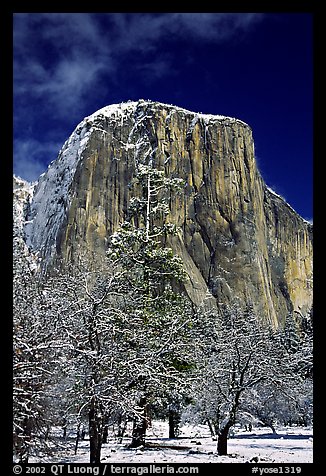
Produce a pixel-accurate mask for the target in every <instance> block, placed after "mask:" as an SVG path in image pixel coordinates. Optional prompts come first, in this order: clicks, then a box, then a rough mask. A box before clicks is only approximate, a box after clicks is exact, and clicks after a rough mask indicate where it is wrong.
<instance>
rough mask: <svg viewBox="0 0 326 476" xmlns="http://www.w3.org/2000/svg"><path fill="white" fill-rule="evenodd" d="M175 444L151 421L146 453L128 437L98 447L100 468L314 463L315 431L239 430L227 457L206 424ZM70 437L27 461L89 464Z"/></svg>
mask: <svg viewBox="0 0 326 476" xmlns="http://www.w3.org/2000/svg"><path fill="white" fill-rule="evenodd" d="M180 430H181V432H180V436H179V438H177V439H169V438H167V435H168V424H167V422H163V421H154V422H153V423H152V426H151V428H149V430H148V437H147V439H146V441H147V446H146V447H145V448H137V449H130V448H128V444H129V442H130V441H131V440H130V438H129V437H128V435H130V432H127V436H126V437H124V438H123V441H122V442H119V441H118V439H117V438H114V437H111V438H109V440H108V443H107V444H104V445H103V447H102V456H101V461H102V462H103V463H167V464H168V463H179V464H182V463H246V462H248V463H255V462H257V463H312V462H313V431H312V428H311V427H309V428H307V427H279V428H277V433H276V434H273V433H272V431H271V430H270V429H269V428H266V427H264V428H253V429H252V431H251V432H249V431H245V430H244V429H241V428H237V429H236V430H235V432H234V435H233V436H232V437H231V438H230V439H229V442H228V456H218V455H217V452H216V441H213V440H212V438H211V436H210V434H209V430H208V428H207V427H206V426H205V425H197V426H192V425H184V426H182V427H181V428H180ZM74 446H75V440H74V433H70V434H68V439H67V442H66V448H67V449H66V450H62V451H60V452H59V453H56V454H54V455H53V456H52V457H49V456H47V457H44V458H42V460H40V459H37V460H36V459H35V458H33V459H31V462H32V461H33V462H40V461H42V462H53V463H57V462H58V463H59V462H60V463H88V462H89V440H88V438H87V436H86V438H85V439H84V440H83V441H81V442H80V443H79V446H78V450H77V454H76V455H75V454H74V453H75V452H74Z"/></svg>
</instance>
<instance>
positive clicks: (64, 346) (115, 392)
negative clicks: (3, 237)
mask: <svg viewBox="0 0 326 476" xmlns="http://www.w3.org/2000/svg"><path fill="white" fill-rule="evenodd" d="M135 182H136V183H135V188H136V189H137V190H138V194H137V196H135V197H133V198H132V199H131V201H130V208H129V210H128V214H127V218H126V220H125V222H124V223H123V224H121V227H120V229H119V230H117V232H116V233H114V234H113V235H112V236H111V237H110V241H109V247H108V251H107V255H106V257H105V259H103V261H102V262H101V264H99V263H97V264H96V269H93V268H91V267H90V265H89V263H90V262H91V261H90V260H89V257H88V256H87V255H83V254H82V253H81V254H80V257H79V259H78V260H77V261H76V262H74V263H71V264H70V265H69V266H67V265H66V266H57V268H56V269H52V270H51V272H48V273H47V274H46V275H44V274H40V273H38V271H37V269H36V266H35V262H34V261H33V259H32V258H31V254H30V253H28V250H27V249H26V246H25V244H24V242H23V239H22V237H21V236H20V234H19V231H17V229H15V230H14V233H15V237H14V349H13V350H14V364H13V365H14V367H13V369H14V390H13V392H14V394H13V397H14V409H13V417H14V418H13V424H14V428H13V443H14V454H15V458H16V460H17V461H20V462H27V461H28V458H29V457H30V456H32V455H37V454H40V453H41V452H43V454H44V453H46V452H47V451H50V449H51V448H53V437H52V436H51V435H52V430H53V429H54V428H61V430H62V437H63V438H62V439H61V440H60V444H61V445H62V444H63V441H64V438H65V436H66V431H67V427H68V426H73V427H74V428H75V429H76V450H77V447H78V441H79V439H80V438H82V435H83V433H84V432H85V431H86V432H87V433H88V435H89V441H90V463H99V462H100V460H101V448H102V444H103V443H105V442H106V441H107V438H108V430H109V428H110V427H112V426H114V427H115V428H117V429H118V436H120V437H121V438H123V436H124V429H125V426H126V424H127V423H128V422H132V424H133V430H132V437H131V439H130V441H128V444H129V445H130V447H140V446H144V445H146V430H147V426H148V423H149V420H150V418H151V417H152V416H153V414H154V416H155V412H156V414H157V416H160V417H162V416H163V417H165V418H167V419H168V421H169V428H170V432H169V437H171V438H174V437H177V435H178V425H179V422H180V418H181V414H183V418H184V419H185V420H187V421H189V422H191V423H193V424H199V423H204V424H207V425H208V427H209V429H210V432H211V435H212V437H213V438H214V439H216V440H217V451H218V453H219V454H220V455H225V454H227V441H228V437H229V435H230V431H231V430H232V428H233V427H234V425H235V424H236V423H238V422H246V423H251V422H253V421H259V422H260V423H261V424H262V425H266V426H269V427H270V428H271V429H272V430H273V431H275V427H276V425H277V424H278V423H280V422H281V423H282V424H293V423H297V424H302V425H307V424H309V423H311V421H312V325H311V319H310V316H309V317H308V318H304V317H303V322H300V326H298V323H297V320H296V319H295V316H294V315H293V314H292V313H289V315H288V316H287V317H286V320H285V324H284V327H282V328H280V329H278V330H273V329H271V328H268V327H266V325H263V324H262V319H261V316H257V315H255V313H254V311H253V308H252V306H250V305H248V306H247V308H245V309H243V307H241V306H240V303H239V302H238V301H237V299H236V298H234V302H233V303H230V305H228V306H224V307H223V308H221V309H219V311H218V312H217V311H208V310H207V308H206V307H205V306H203V307H198V308H196V307H195V306H194V305H193V304H192V303H191V301H190V300H189V299H188V297H187V295H186V294H185V292H184V286H183V283H184V282H185V280H186V279H187V276H186V274H185V272H184V270H183V265H182V261H181V260H180V258H179V257H178V256H176V255H175V254H174V253H173V252H172V250H171V248H169V247H168V246H167V238H168V236H169V235H171V234H176V233H178V229H177V227H176V226H174V225H173V224H171V223H169V221H168V215H169V207H168V203H167V201H166V199H165V197H168V196H169V197H170V196H171V195H173V194H177V193H180V191H182V187H183V183H182V181H181V180H180V179H177V178H174V179H171V178H169V179H168V178H166V177H165V176H164V172H162V171H158V170H156V169H155V168H154V167H153V166H152V164H151V163H150V164H149V165H139V166H138V171H137V174H136V177H135ZM51 438H52V440H51Z"/></svg>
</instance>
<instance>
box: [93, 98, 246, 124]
mask: <svg viewBox="0 0 326 476" xmlns="http://www.w3.org/2000/svg"><path fill="white" fill-rule="evenodd" d="M142 105H150V106H151V107H152V108H153V109H155V108H165V109H170V110H171V112H173V111H175V112H178V113H182V114H187V115H188V114H190V115H193V116H195V117H198V118H201V119H203V120H204V121H205V122H212V121H225V120H227V121H231V122H239V123H241V124H244V125H245V126H248V124H246V123H245V122H243V121H241V120H240V119H237V118H235V117H229V116H221V115H215V114H203V113H201V112H200V113H199V112H194V111H189V110H188V109H184V108H182V107H179V106H174V105H173V104H164V103H161V102H155V101H151V100H144V99H140V100H139V101H127V102H122V103H119V104H111V105H109V106H105V107H102V108H101V109H99V110H98V111H96V112H94V113H93V114H91V115H90V116H88V117H86V118H85V119H86V120H90V121H91V120H93V119H95V118H96V117H97V116H99V115H104V116H107V117H110V116H113V115H117V116H121V115H123V114H125V113H128V112H135V110H136V109H137V107H139V106H142Z"/></svg>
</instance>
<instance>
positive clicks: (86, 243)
mask: <svg viewBox="0 0 326 476" xmlns="http://www.w3.org/2000/svg"><path fill="white" fill-rule="evenodd" d="M149 159H151V160H152V161H153V164H154V166H155V167H157V168H159V169H161V170H164V171H165V173H166V175H167V176H173V177H180V178H183V179H184V181H185V183H186V185H185V188H184V193H182V194H181V195H178V196H176V197H174V198H173V199H172V198H171V200H170V210H171V213H170V215H169V220H170V221H172V222H173V223H176V224H177V225H178V226H179V228H180V231H179V233H178V235H177V236H175V237H173V238H171V239H170V245H171V246H172V247H173V249H174V251H175V252H176V253H177V254H178V255H179V256H180V257H182V259H183V262H184V266H185V269H186V271H187V273H188V275H189V281H188V283H187V284H186V289H187V292H188V294H189V296H190V298H191V299H192V300H193V301H194V302H195V303H196V304H199V303H201V302H202V301H203V300H205V299H207V298H208V299H209V301H210V303H211V305H216V304H218V305H223V303H227V302H229V301H230V300H231V298H232V297H234V296H238V297H239V298H240V299H241V301H242V302H246V303H252V304H253V306H254V307H255V309H256V311H257V312H258V313H259V315H260V316H261V317H262V319H263V320H265V321H266V322H269V323H271V324H272V325H274V326H277V325H278V324H279V323H280V322H282V321H284V319H285V316H286V315H287V314H288V313H289V312H297V313H299V314H303V315H305V314H306V313H307V312H309V310H310V309H311V306H312V226H311V225H310V224H309V223H307V222H306V221H305V220H303V219H302V218H301V217H300V216H299V215H298V214H297V213H296V212H295V211H294V210H293V209H292V208H291V207H290V206H289V205H288V204H287V203H286V202H285V201H284V200H283V199H282V198H281V197H279V196H278V195H277V194H275V193H274V192H273V191H272V190H270V189H269V188H268V187H267V186H266V184H265V183H264V181H263V179H262V177H261V175H260V173H259V171H258V169H257V165H256V162H255V153H254V143H253V138H252V131H251V128H250V127H249V126H248V125H247V124H245V123H244V122H242V121H240V120H238V119H234V118H230V117H224V116H213V115H205V114H197V113H193V112H190V111H187V110H184V109H181V108H178V107H174V106H170V105H165V104H161V103H156V102H151V101H142V100H141V101H138V102H127V103H122V104H120V105H111V106H107V107H105V108H103V109H101V110H99V111H97V112H96V113H94V114H92V115H91V116H89V117H87V118H85V119H84V120H83V121H82V122H81V123H80V124H79V125H78V126H77V128H76V129H75V131H74V132H73V133H72V135H71V136H70V138H69V139H68V140H67V142H66V143H65V144H64V146H63V148H62V150H61V151H60V153H59V156H58V158H57V160H55V161H54V162H52V163H51V164H50V166H49V167H48V170H47V171H46V172H45V173H44V174H43V175H42V176H41V177H40V178H39V181H38V183H37V184H36V186H35V189H34V192H33V196H32V198H31V199H30V204H29V209H28V212H27V216H26V220H27V223H26V225H25V237H26V242H27V245H28V246H29V247H30V249H31V250H33V251H36V252H38V253H39V255H40V256H41V257H42V260H43V262H44V263H46V264H50V263H51V262H52V261H53V260H55V259H56V258H57V257H60V258H63V260H64V261H66V262H67V261H70V260H72V259H74V256H76V254H78V253H79V252H80V250H82V249H85V248H87V250H89V251H92V252H93V254H94V256H98V257H101V255H102V254H104V253H105V250H106V247H107V240H108V236H109V235H110V234H111V233H112V232H113V231H115V230H116V229H117V227H118V226H119V225H120V223H121V222H122V221H123V220H124V218H125V217H126V213H127V211H128V202H129V199H130V197H131V196H132V194H133V193H134V190H133V185H132V179H133V176H134V172H135V165H136V164H137V163H139V162H140V163H147V162H148V160H149Z"/></svg>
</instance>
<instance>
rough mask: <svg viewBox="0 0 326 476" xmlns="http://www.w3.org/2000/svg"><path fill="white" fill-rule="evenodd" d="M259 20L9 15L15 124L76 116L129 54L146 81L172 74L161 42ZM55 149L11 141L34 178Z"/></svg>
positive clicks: (245, 16) (216, 36)
mask: <svg viewBox="0 0 326 476" xmlns="http://www.w3.org/2000/svg"><path fill="white" fill-rule="evenodd" d="M260 18H261V14H251V13H239V14H233V13H229V14H225V13H161V14H156V13H155V14H153V13H133V14H128V13H112V14H108V13H102V14H91V13H26V14H25V13H18V14H14V97H15V124H16V127H19V128H21V127H23V128H25V131H26V129H27V128H29V130H30V133H31V134H32V133H33V127H34V124H35V123H36V122H37V121H40V120H44V118H46V117H47V116H49V117H51V120H52V124H53V120H58V121H59V122H64V120H65V119H66V118H67V116H69V118H70V121H74V120H75V119H76V121H77V120H79V119H80V113H81V112H84V111H85V104H86V103H87V99H88V98H89V97H91V98H93V99H94V97H95V96H96V97H97V98H99V97H101V93H102V92H103V96H106V95H107V94H106V93H107V90H108V88H110V87H111V88H114V87H115V86H116V85H117V84H118V81H119V78H120V77H121V75H122V74H123V71H124V69H125V68H128V67H129V64H130V60H132V63H133V68H134V72H136V74H138V75H139V77H141V78H142V80H143V82H144V83H145V84H150V83H151V82H154V81H156V80H157V79H160V78H162V77H166V76H167V75H172V74H175V71H174V69H173V68H172V67H171V64H172V61H173V49H172V50H170V51H165V50H164V49H162V44H164V41H166V42H171V44H173V43H172V42H173V41H174V40H175V39H182V40H184V41H186V42H187V41H188V42H191V41H201V42H214V43H217V42H221V41H225V40H226V39H228V38H230V37H232V35H237V34H238V33H239V31H243V32H244V31H247V30H248V29H250V28H251V27H252V25H253V24H254V23H256V22H257V21H259V20H260ZM167 44H168V43H167ZM149 53H150V54H149ZM188 54H190V53H189V51H188ZM104 78H105V80H104ZM90 102H92V101H90ZM93 102H94V100H93ZM31 103H32V104H33V106H32V108H31V106H30V104H31ZM26 104H27V106H26ZM26 107H29V108H31V109H29V110H26ZM92 112H93V111H92V110H90V111H89V113H92ZM33 121H34V123H33ZM54 136H55V135H53V134H52V135H51V137H54ZM30 137H32V136H30ZM60 145H61V144H60ZM59 147H60V146H59V145H58V144H56V143H54V142H51V141H49V140H48V139H47V138H46V137H45V138H44V142H42V143H41V142H39V141H37V140H34V139H28V140H22V139H20V140H17V141H16V143H15V171H16V173H17V174H18V175H21V176H22V177H23V178H25V179H28V180H35V179H36V178H37V176H38V175H39V174H40V173H41V172H43V169H44V165H43V164H45V163H48V162H49V161H50V160H52V159H54V158H55V156H56V154H57V151H58V150H59ZM54 152H55V156H54V157H51V158H50V157H49V155H52V153H54Z"/></svg>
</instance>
